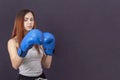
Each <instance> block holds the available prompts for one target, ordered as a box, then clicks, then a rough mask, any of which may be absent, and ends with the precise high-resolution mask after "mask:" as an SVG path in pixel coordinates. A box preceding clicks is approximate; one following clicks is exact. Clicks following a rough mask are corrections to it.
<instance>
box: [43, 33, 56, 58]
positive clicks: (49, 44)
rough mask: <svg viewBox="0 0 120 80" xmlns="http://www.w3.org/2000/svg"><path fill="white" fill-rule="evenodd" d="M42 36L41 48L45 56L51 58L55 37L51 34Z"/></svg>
mask: <svg viewBox="0 0 120 80" xmlns="http://www.w3.org/2000/svg"><path fill="white" fill-rule="evenodd" d="M43 36H44V41H43V47H44V50H45V54H46V55H51V56H52V54H53V52H54V49H55V37H54V35H53V34H51V33H49V32H44V33H43Z"/></svg>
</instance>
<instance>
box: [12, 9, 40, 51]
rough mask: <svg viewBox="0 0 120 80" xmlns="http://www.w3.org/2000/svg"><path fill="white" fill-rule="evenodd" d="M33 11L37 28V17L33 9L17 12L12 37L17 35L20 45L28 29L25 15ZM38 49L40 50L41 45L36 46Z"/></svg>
mask: <svg viewBox="0 0 120 80" xmlns="http://www.w3.org/2000/svg"><path fill="white" fill-rule="evenodd" d="M29 12H31V13H32V15H33V17H34V26H33V28H36V19H35V15H34V12H33V11H32V10H29V9H23V10H21V11H20V12H18V13H17V15H16V17H15V21H14V28H13V31H12V35H11V38H13V37H15V36H17V42H18V45H20V43H21V41H22V39H23V37H24V35H25V33H26V31H25V29H24V17H25V15H26V14H27V13H29ZM35 47H36V49H37V50H38V51H39V47H38V46H36V45H35Z"/></svg>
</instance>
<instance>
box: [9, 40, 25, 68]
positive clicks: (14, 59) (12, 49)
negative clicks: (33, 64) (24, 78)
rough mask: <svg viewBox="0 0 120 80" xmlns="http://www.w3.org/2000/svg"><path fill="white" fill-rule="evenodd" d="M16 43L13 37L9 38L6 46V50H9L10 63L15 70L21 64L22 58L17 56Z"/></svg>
mask: <svg viewBox="0 0 120 80" xmlns="http://www.w3.org/2000/svg"><path fill="white" fill-rule="evenodd" d="M16 44H17V43H16V41H15V40H14V39H10V40H9V41H8V44H7V46H8V52H9V56H10V60H11V63H12V67H13V68H14V69H16V70H17V69H18V68H19V66H20V65H21V63H22V61H23V59H22V58H21V57H19V56H18V53H17V45H16Z"/></svg>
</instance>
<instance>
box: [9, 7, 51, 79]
mask: <svg viewBox="0 0 120 80" xmlns="http://www.w3.org/2000/svg"><path fill="white" fill-rule="evenodd" d="M35 28H36V21H35V15H34V13H33V11H31V10H28V9H23V10H21V11H20V12H19V13H18V14H17V15H16V18H15V22H14V28H13V32H12V36H11V38H10V39H9V40H8V52H9V55H10V60H11V63H12V67H13V68H14V69H16V70H17V69H19V77H18V80H47V79H46V77H45V75H44V73H43V68H42V65H43V66H44V67H45V68H47V69H49V68H50V66H51V62H52V56H51V55H47V54H46V52H45V51H44V48H43V46H42V45H40V46H38V45H34V46H33V47H32V48H30V49H29V51H28V52H27V55H26V56H25V57H20V56H19V55H18V48H19V47H20V44H21V41H22V39H23V38H24V36H25V35H26V34H27V33H28V32H29V31H30V30H31V29H35Z"/></svg>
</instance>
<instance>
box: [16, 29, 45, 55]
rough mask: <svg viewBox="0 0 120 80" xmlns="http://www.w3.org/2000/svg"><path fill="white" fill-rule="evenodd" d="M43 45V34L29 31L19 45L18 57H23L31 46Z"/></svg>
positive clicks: (33, 30)
mask: <svg viewBox="0 0 120 80" xmlns="http://www.w3.org/2000/svg"><path fill="white" fill-rule="evenodd" d="M42 43H43V34H42V32H41V31H40V30H38V29H32V30H30V31H29V32H28V33H27V34H26V35H25V37H24V38H23V40H22V41H21V43H20V47H19V48H18V55H19V56H20V57H25V56H26V55H27V52H28V50H29V49H30V48H32V47H33V45H35V44H36V45H41V44H42Z"/></svg>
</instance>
